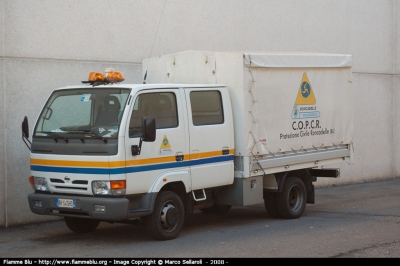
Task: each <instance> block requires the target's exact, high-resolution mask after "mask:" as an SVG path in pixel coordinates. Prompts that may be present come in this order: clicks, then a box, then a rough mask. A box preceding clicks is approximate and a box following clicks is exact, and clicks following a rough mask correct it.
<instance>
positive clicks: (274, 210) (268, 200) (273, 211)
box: [264, 192, 281, 218]
mask: <svg viewBox="0 0 400 266" xmlns="http://www.w3.org/2000/svg"><path fill="white" fill-rule="evenodd" d="M276 195H277V193H272V192H267V193H265V194H264V206H265V209H266V210H267V212H268V214H269V216H271V217H273V218H279V217H281V215H280V214H279V212H278V207H277V206H276Z"/></svg>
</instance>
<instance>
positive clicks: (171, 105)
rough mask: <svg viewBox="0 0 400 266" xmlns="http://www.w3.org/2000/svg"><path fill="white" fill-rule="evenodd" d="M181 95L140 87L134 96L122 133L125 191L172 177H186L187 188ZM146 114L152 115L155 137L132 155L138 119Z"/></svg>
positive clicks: (147, 187)
mask: <svg viewBox="0 0 400 266" xmlns="http://www.w3.org/2000/svg"><path fill="white" fill-rule="evenodd" d="M181 98H182V96H181V93H180V92H179V89H152V90H144V91H140V92H138V94H137V95H136V96H135V97H134V99H133V106H132V108H131V116H130V120H129V121H128V123H129V129H127V132H126V136H125V147H126V169H127V170H126V172H127V194H138V193H147V192H149V191H151V190H152V189H153V187H154V186H155V185H156V183H157V182H170V181H171V180H172V179H174V178H175V179H180V180H187V183H188V184H187V185H188V186H189V187H190V182H189V181H190V175H189V166H188V163H187V161H185V158H184V155H185V154H187V153H188V144H187V136H186V135H187V133H186V134H185V128H186V125H185V122H184V121H185V119H184V116H185V110H182V109H183V107H184V106H182V99H181ZM146 116H151V117H154V118H155V123H156V128H157V130H156V140H155V141H154V142H143V143H142V147H141V152H140V154H139V155H132V151H131V147H132V145H139V140H140V136H141V135H142V132H141V123H142V118H143V117H146ZM178 176H179V177H178ZM163 179H165V181H164V180H163ZM160 180H161V181H160ZM164 184H165V183H164ZM185 185H186V184H185Z"/></svg>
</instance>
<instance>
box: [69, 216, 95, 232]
mask: <svg viewBox="0 0 400 266" xmlns="http://www.w3.org/2000/svg"><path fill="white" fill-rule="evenodd" d="M64 221H65V224H66V225H67V226H68V228H69V229H70V230H71V231H72V232H75V233H78V234H84V233H89V232H92V231H94V230H95V229H96V228H97V226H99V223H100V221H99V220H92V219H85V218H76V217H64Z"/></svg>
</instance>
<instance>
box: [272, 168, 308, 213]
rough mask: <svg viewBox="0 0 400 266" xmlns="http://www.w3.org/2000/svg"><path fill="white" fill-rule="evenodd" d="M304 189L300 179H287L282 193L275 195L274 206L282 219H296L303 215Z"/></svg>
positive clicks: (304, 203)
mask: <svg viewBox="0 0 400 266" xmlns="http://www.w3.org/2000/svg"><path fill="white" fill-rule="evenodd" d="M306 202H307V193H306V187H305V185H304V183H303V181H301V179H300V178H298V177H295V176H291V177H288V178H287V179H286V181H285V184H284V185H283V191H282V193H278V194H277V195H276V206H277V208H278V212H279V214H280V215H281V217H282V218H285V219H296V218H299V217H300V216H302V215H303V212H304V210H305V208H306Z"/></svg>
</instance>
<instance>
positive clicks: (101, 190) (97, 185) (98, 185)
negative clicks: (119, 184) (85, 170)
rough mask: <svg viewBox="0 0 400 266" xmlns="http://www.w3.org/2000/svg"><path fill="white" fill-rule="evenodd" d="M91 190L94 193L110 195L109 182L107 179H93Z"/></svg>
mask: <svg viewBox="0 0 400 266" xmlns="http://www.w3.org/2000/svg"><path fill="white" fill-rule="evenodd" d="M92 190H93V194H94V195H110V194H111V190H110V182H108V181H93V182H92Z"/></svg>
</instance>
